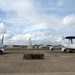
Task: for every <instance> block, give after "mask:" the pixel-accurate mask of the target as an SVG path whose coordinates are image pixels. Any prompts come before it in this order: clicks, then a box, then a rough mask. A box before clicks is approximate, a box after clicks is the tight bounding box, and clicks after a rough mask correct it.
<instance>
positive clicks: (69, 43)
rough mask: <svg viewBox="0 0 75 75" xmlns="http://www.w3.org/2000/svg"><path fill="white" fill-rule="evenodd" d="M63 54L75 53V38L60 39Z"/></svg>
mask: <svg viewBox="0 0 75 75" xmlns="http://www.w3.org/2000/svg"><path fill="white" fill-rule="evenodd" d="M61 51H63V52H73V51H75V36H67V37H62V48H61Z"/></svg>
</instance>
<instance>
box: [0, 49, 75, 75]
mask: <svg viewBox="0 0 75 75" xmlns="http://www.w3.org/2000/svg"><path fill="white" fill-rule="evenodd" d="M38 52H40V53H43V54H44V59H42V60H41V59H38V60H36V59H35V60H23V55H24V53H38ZM0 75H75V53H62V52H61V51H56V50H55V51H53V52H50V51H49V50H28V51H13V52H10V51H6V52H5V53H4V54H1V55H0Z"/></svg>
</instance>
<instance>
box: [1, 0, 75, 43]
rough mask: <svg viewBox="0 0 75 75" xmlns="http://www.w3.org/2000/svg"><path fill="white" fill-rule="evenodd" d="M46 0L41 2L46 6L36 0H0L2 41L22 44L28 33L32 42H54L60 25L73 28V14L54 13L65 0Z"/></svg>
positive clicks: (57, 38) (27, 37) (74, 16)
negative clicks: (3, 37) (3, 39)
mask: <svg viewBox="0 0 75 75" xmlns="http://www.w3.org/2000/svg"><path fill="white" fill-rule="evenodd" d="M44 1H45V0H44ZM48 1H49V0H48ZM48 1H47V2H44V4H45V3H47V4H48V3H50V6H49V5H48V6H47V4H45V5H46V7H45V8H44V7H43V6H42V5H43V4H41V3H40V4H41V5H39V2H38V1H37V0H35V1H34V0H12V1H10V0H0V11H1V12H3V13H2V14H1V15H2V17H1V19H0V20H1V21H2V22H3V23H1V24H0V34H5V39H7V40H5V41H6V43H9V41H10V43H12V44H25V43H27V41H28V39H29V37H30V36H31V37H32V40H33V41H34V42H38V41H39V43H40V42H41V43H47V42H48V43H50V42H53V41H57V42H58V41H59V37H60V36H61V35H62V33H63V31H62V30H63V28H67V27H68V28H69V27H70V26H72V27H74V24H75V22H74V19H75V15H68V14H67V16H65V17H64V16H61V17H60V16H59V15H57V14H58V12H60V10H62V8H61V7H63V8H64V2H65V0H56V3H55V2H54V1H49V2H48ZM47 7H48V8H49V9H48V10H47V9H46V8H47ZM40 9H41V10H40ZM59 9H60V10H59ZM62 11H63V10H62ZM61 14H62V13H61ZM5 24H6V25H5ZM6 26H7V27H9V30H7V29H6ZM64 32H65V29H64ZM67 32H68V31H67ZM31 34H32V35H31ZM59 34H60V35H59ZM63 34H64V33H63ZM45 40H46V41H45ZM44 41H45V42H44ZM49 41H50V42H49Z"/></svg>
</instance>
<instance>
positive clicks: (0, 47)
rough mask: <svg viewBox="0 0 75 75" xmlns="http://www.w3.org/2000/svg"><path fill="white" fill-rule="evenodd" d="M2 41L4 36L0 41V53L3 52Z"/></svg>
mask: <svg viewBox="0 0 75 75" xmlns="http://www.w3.org/2000/svg"><path fill="white" fill-rule="evenodd" d="M3 40H4V35H3V36H2V40H1V43H0V53H3V52H4V45H3Z"/></svg>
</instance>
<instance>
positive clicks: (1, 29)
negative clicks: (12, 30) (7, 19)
mask: <svg viewBox="0 0 75 75" xmlns="http://www.w3.org/2000/svg"><path fill="white" fill-rule="evenodd" d="M6 32H7V28H6V26H5V25H4V23H0V34H5V33H6Z"/></svg>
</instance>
